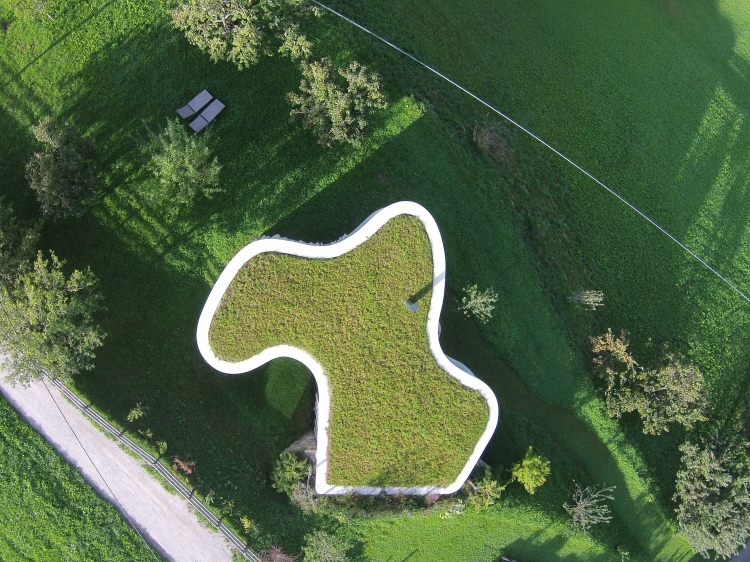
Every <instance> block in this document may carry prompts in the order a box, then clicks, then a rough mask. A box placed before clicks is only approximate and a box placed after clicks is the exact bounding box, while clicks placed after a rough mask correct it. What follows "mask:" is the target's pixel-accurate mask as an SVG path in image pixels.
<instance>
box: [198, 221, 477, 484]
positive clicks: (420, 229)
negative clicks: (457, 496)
mask: <svg viewBox="0 0 750 562" xmlns="http://www.w3.org/2000/svg"><path fill="white" fill-rule="evenodd" d="M432 271H433V267H432V248H431V246H430V241H429V239H428V237H427V233H426V232H425V229H424V226H423V225H422V223H421V221H420V220H419V219H418V218H417V217H413V216H408V215H401V216H398V217H395V218H393V219H391V220H390V221H389V222H388V223H386V224H385V225H384V226H383V227H382V228H381V229H380V230H378V231H377V232H376V233H375V234H373V235H372V236H371V237H370V238H369V239H368V240H367V241H366V242H364V243H363V244H361V245H360V246H358V247H357V248H355V249H354V250H352V251H350V252H347V253H346V254H344V255H343V256H340V257H338V258H334V259H327V260H317V259H305V258H299V257H294V256H289V255H284V254H274V253H264V254H259V255H257V256H255V257H254V258H252V259H251V260H250V261H249V262H247V264H245V265H244V266H243V267H242V269H241V270H240V271H239V272H238V273H237V275H236V276H235V277H234V279H233V280H232V283H231V284H230V285H229V287H228V288H227V291H226V293H224V297H223V298H222V300H221V304H220V305H219V308H218V309H217V311H216V314H215V315H214V318H213V320H212V321H211V326H210V328H209V338H208V339H209V343H210V345H211V349H212V350H213V351H214V353H215V354H216V356H217V357H218V358H219V359H222V360H224V361H230V362H232V363H238V362H240V361H243V360H245V359H249V358H250V357H253V356H254V355H257V354H258V353H260V352H262V351H263V350H264V349H267V348H270V347H274V346H277V345H293V346H294V347H298V348H300V349H304V350H305V351H307V352H308V353H310V354H311V355H312V356H313V357H314V358H315V360H316V361H318V363H319V364H320V365H321V366H322V367H323V371H324V372H325V374H326V377H327V379H328V381H329V388H330V395H331V406H330V408H331V409H330V417H329V420H330V421H329V426H328V465H327V481H328V483H329V484H331V485H336V486H400V487H410V486H438V485H439V486H448V485H450V484H451V483H453V482H454V481H455V480H456V479H457V478H458V475H459V473H460V472H461V471H462V470H463V468H464V466H465V465H466V463H467V461H468V459H469V457H470V456H471V454H472V452H473V451H474V448H475V447H476V444H477V442H478V441H479V439H480V438H481V436H482V434H483V433H484V431H485V429H486V427H487V422H488V419H489V411H488V408H487V403H486V401H485V399H484V398H483V397H482V396H481V395H480V394H479V393H478V392H476V391H475V390H473V389H470V388H468V387H465V386H463V385H462V384H461V383H459V382H458V381H457V380H456V379H454V378H453V377H451V376H450V375H448V374H447V373H446V372H445V371H443V370H442V369H441V368H440V367H439V366H438V364H437V363H436V362H435V359H434V358H433V356H432V352H431V351H430V348H429V343H428V341H427V330H426V329H425V326H426V325H427V313H428V312H429V308H430V299H431V298H432V290H431V288H432ZM415 295H416V296H415ZM407 300H411V301H412V302H416V303H417V305H418V306H419V308H418V310H417V311H416V312H411V310H409V308H407V307H406V306H405V303H406V301H407Z"/></svg>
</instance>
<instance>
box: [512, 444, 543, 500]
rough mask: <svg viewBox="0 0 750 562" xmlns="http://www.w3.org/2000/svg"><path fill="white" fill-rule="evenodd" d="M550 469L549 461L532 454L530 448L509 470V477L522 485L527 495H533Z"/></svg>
mask: <svg viewBox="0 0 750 562" xmlns="http://www.w3.org/2000/svg"><path fill="white" fill-rule="evenodd" d="M549 473H550V468H549V461H548V460H547V459H545V458H544V457H543V456H541V455H537V454H534V451H533V449H532V448H531V447H529V450H528V451H526V455H525V456H524V457H523V460H522V461H521V462H517V463H515V464H514V465H513V467H512V468H511V477H512V478H513V480H515V481H516V482H519V483H520V484H522V485H523V487H524V488H525V489H526V491H527V492H528V493H529V494H532V495H533V494H534V492H536V489H537V488H538V487H539V486H541V485H542V484H544V483H545V482H546V481H547V476H549Z"/></svg>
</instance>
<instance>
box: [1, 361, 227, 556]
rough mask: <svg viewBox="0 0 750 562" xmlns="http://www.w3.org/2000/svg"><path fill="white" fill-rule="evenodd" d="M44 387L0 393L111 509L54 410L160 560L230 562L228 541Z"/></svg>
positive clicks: (56, 392)
mask: <svg viewBox="0 0 750 562" xmlns="http://www.w3.org/2000/svg"><path fill="white" fill-rule="evenodd" d="M1 376H2V373H0V377H1ZM47 388H48V389H49V391H50V392H51V393H52V396H53V397H54V401H53V398H52V397H51V396H50V393H49V392H47ZM47 388H45V385H44V383H42V382H41V381H35V382H33V383H31V385H30V386H29V387H28V388H24V387H22V386H21V385H16V386H15V387H12V386H11V385H9V384H8V383H6V382H4V381H0V392H2V394H3V395H4V396H5V397H6V398H7V399H8V401H9V402H10V403H11V405H12V406H13V407H14V408H15V409H16V411H18V412H19V413H20V414H21V416H23V418H24V419H25V420H26V421H27V422H28V423H29V424H30V425H31V426H32V427H33V428H34V429H36V430H37V431H38V432H39V433H41V434H42V435H43V436H44V438H45V439H46V440H47V441H49V442H50V443H51V444H52V446H53V447H55V449H56V450H57V451H58V452H59V453H60V454H61V455H62V456H63V457H64V458H65V459H66V460H67V461H68V462H69V463H70V464H72V465H73V466H75V467H77V468H78V469H79V470H80V471H81V473H82V475H83V477H84V478H85V479H86V481H87V482H88V483H89V484H90V485H91V486H92V487H93V488H94V489H95V490H96V491H97V492H98V493H99V494H100V495H101V496H103V497H104V498H106V499H107V500H109V501H110V502H112V503H113V504H114V505H115V506H117V502H115V501H114V499H113V498H112V494H111V493H110V492H109V490H108V489H107V486H106V485H105V484H104V482H102V479H101V477H100V476H99V474H98V473H97V471H96V470H95V469H94V466H92V464H91V461H90V460H89V458H88V457H87V456H86V454H85V453H84V451H83V449H82V448H81V445H80V444H79V443H78V441H77V440H76V438H75V436H74V435H73V433H72V432H71V430H70V428H69V427H68V425H67V424H66V423H65V420H64V419H63V417H62V415H61V414H60V410H58V408H57V406H59V407H60V409H61V410H62V411H63V413H64V414H65V418H67V420H68V422H69V423H70V425H71V426H72V427H73V428H74V430H75V432H76V434H77V435H78V438H79V439H80V440H81V442H82V443H83V444H84V446H85V447H86V451H87V452H88V454H89V455H90V456H91V459H92V460H93V462H94V463H95V464H96V468H98V469H99V472H101V474H102V476H103V477H104V479H105V480H106V482H107V484H109V487H110V488H111V489H112V492H113V493H114V495H115V496H116V497H117V500H119V503H120V505H121V506H122V511H124V512H125V513H127V515H128V517H129V518H130V519H131V520H132V521H133V522H134V523H135V525H136V526H137V528H138V531H139V532H140V533H141V535H142V536H143V537H144V538H145V539H146V541H148V543H149V544H150V545H151V546H152V547H153V548H154V549H155V550H156V551H157V552H159V554H161V555H162V556H163V557H164V558H166V559H167V560H171V561H175V562H207V561H210V562H231V559H232V556H231V548H230V546H229V543H228V542H227V541H226V540H225V539H224V537H223V536H222V535H220V534H219V533H217V532H216V531H215V530H214V529H213V528H209V527H208V526H207V525H206V526H204V525H205V524H203V523H201V522H200V521H199V520H198V517H197V515H196V513H195V510H194V508H193V507H192V506H191V505H190V504H189V503H188V502H187V501H186V500H185V499H183V498H182V497H181V496H179V495H177V494H176V493H174V494H172V493H169V492H168V491H167V490H166V489H165V488H164V487H163V486H162V484H161V483H160V482H158V481H157V480H156V478H154V477H153V476H152V475H150V474H149V473H148V472H147V471H146V468H145V467H144V463H142V462H141V461H139V460H136V459H135V458H133V457H131V456H130V455H128V454H127V453H126V452H125V451H124V450H122V449H121V448H120V446H119V445H118V444H117V443H116V442H115V441H114V440H113V439H110V438H108V437H107V436H106V435H105V434H104V433H102V432H101V431H100V430H99V429H97V428H96V427H95V426H94V425H93V424H92V423H91V422H90V421H89V420H88V419H87V418H86V416H84V414H83V413H82V412H81V411H80V410H79V409H77V408H76V407H74V406H73V405H72V404H70V402H68V400H67V399H65V398H64V397H63V396H62V394H61V393H60V391H59V390H58V389H57V388H56V387H55V386H54V385H53V384H52V383H50V382H49V381H47ZM55 402H56V403H57V405H55Z"/></svg>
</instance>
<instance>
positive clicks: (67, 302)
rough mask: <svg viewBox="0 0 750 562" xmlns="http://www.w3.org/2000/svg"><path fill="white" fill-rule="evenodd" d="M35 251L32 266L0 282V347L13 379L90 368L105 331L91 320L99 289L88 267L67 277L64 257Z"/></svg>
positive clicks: (66, 375) (24, 380)
mask: <svg viewBox="0 0 750 562" xmlns="http://www.w3.org/2000/svg"><path fill="white" fill-rule="evenodd" d="M50 254H51V256H50V259H51V263H50V262H48V261H47V260H45V259H43V257H42V253H41V252H39V253H38V254H37V258H36V261H35V262H34V264H33V267H32V268H30V269H29V270H27V271H24V272H23V273H21V274H20V275H19V276H18V278H17V279H16V280H15V282H14V283H13V284H12V285H11V287H10V288H6V287H0V352H2V354H3V355H5V357H4V358H3V363H2V364H3V366H4V367H5V369H6V370H7V371H8V375H7V379H8V380H9V381H11V382H14V383H15V382H21V383H22V384H27V383H28V382H29V381H31V380H32V379H39V378H41V377H42V376H43V375H44V374H45V373H49V375H50V376H53V377H57V378H59V379H61V380H63V381H66V380H69V379H70V378H71V377H72V376H73V375H75V374H76V373H78V372H80V371H82V370H89V369H92V368H93V364H92V359H93V358H94V357H95V353H94V352H95V350H96V349H97V348H98V347H99V346H101V345H102V340H103V339H104V336H105V334H104V332H103V331H102V329H101V328H100V327H99V326H98V325H97V324H96V322H95V321H94V314H95V313H96V312H97V311H98V310H100V309H101V304H100V303H101V300H102V296H101V294H100V293H99V292H98V291H97V290H96V285H97V279H96V277H95V276H94V274H93V273H92V272H91V270H89V269H86V270H85V271H79V270H75V271H73V273H72V274H71V275H70V276H69V277H66V276H65V274H64V273H63V271H62V266H63V263H64V262H61V261H59V260H58V259H57V256H55V254H54V253H52V252H50Z"/></svg>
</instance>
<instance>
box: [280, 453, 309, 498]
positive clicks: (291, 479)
mask: <svg viewBox="0 0 750 562" xmlns="http://www.w3.org/2000/svg"><path fill="white" fill-rule="evenodd" d="M309 470H310V464H309V463H308V462H307V461H304V460H300V459H299V458H297V455H295V454H294V453H284V454H282V455H281V456H280V457H279V458H278V460H277V461H276V465H275V466H274V467H273V472H272V473H271V480H272V482H273V483H272V486H273V488H274V489H275V490H278V491H279V492H284V493H286V494H288V495H289V496H290V497H291V494H292V490H293V489H294V485H295V484H297V483H298V482H299V481H300V480H302V479H303V478H304V477H306V476H307V474H308V472H309Z"/></svg>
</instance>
